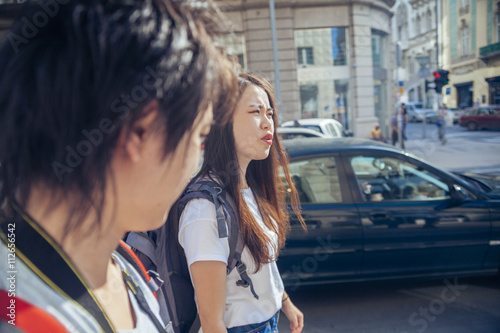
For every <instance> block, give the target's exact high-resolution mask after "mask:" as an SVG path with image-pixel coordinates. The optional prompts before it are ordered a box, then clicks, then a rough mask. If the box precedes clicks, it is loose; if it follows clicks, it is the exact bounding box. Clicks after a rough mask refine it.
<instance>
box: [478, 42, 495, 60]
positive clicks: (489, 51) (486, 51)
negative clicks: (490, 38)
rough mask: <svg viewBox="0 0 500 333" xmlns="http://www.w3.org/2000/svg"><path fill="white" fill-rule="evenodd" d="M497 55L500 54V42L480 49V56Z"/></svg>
mask: <svg viewBox="0 0 500 333" xmlns="http://www.w3.org/2000/svg"><path fill="white" fill-rule="evenodd" d="M495 55H500V42H499V43H495V44H490V45H487V46H484V47H482V48H480V49H479V56H480V57H481V58H489V57H492V56H495Z"/></svg>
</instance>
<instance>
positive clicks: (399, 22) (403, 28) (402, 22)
mask: <svg viewBox="0 0 500 333" xmlns="http://www.w3.org/2000/svg"><path fill="white" fill-rule="evenodd" d="M396 26H397V28H398V39H399V40H405V39H408V15H407V12H406V6H405V5H404V4H401V5H400V6H399V8H398V13H397V16H396Z"/></svg>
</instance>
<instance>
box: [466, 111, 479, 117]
mask: <svg viewBox="0 0 500 333" xmlns="http://www.w3.org/2000/svg"><path fill="white" fill-rule="evenodd" d="M477 111H478V110H467V111H465V115H466V116H475V115H477Z"/></svg>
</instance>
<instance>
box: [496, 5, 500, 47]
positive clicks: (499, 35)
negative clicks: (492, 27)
mask: <svg viewBox="0 0 500 333" xmlns="http://www.w3.org/2000/svg"><path fill="white" fill-rule="evenodd" d="M499 7H500V2H499ZM497 42H499V43H500V8H499V9H498V13H497Z"/></svg>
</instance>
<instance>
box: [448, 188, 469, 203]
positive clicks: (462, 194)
mask: <svg viewBox="0 0 500 333" xmlns="http://www.w3.org/2000/svg"><path fill="white" fill-rule="evenodd" d="M451 189H452V190H451V197H452V199H454V200H456V201H458V202H459V203H461V202H464V201H467V200H470V199H471V198H470V195H469V193H468V192H467V190H466V189H464V188H463V187H462V186H460V185H457V184H453V186H452V188H451Z"/></svg>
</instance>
